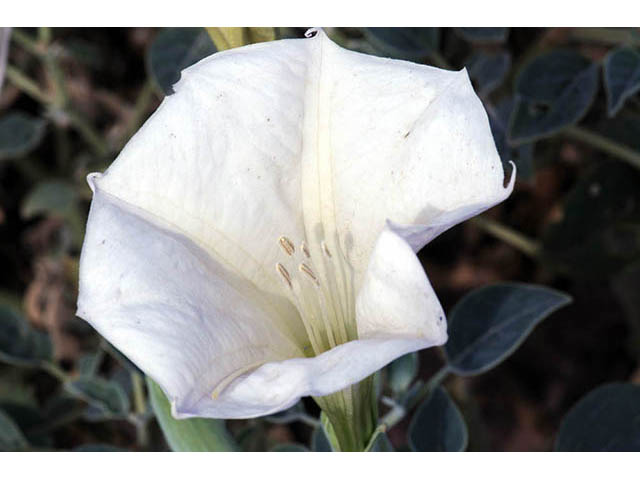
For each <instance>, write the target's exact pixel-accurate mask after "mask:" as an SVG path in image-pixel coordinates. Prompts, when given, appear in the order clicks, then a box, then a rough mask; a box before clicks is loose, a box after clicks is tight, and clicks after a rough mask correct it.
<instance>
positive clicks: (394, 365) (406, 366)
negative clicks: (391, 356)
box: [387, 352, 419, 395]
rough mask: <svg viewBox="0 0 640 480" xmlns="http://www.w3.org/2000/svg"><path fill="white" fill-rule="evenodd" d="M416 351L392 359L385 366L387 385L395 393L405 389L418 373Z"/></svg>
mask: <svg viewBox="0 0 640 480" xmlns="http://www.w3.org/2000/svg"><path fill="white" fill-rule="evenodd" d="M418 367H419V359H418V353H417V352H412V353H409V354H407V355H404V356H402V357H400V358H398V359H397V360H394V361H393V362H391V364H389V366H388V367H387V374H388V378H389V380H388V381H389V387H391V390H393V393H394V394H395V395H399V394H401V393H402V392H404V391H406V390H407V388H409V386H410V385H411V382H413V380H414V379H415V378H416V375H417V374H418Z"/></svg>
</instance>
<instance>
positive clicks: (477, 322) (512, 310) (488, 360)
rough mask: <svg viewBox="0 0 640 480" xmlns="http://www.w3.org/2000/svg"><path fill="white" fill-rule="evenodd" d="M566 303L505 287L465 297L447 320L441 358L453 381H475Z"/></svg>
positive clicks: (544, 291) (563, 298) (531, 289)
mask: <svg viewBox="0 0 640 480" xmlns="http://www.w3.org/2000/svg"><path fill="white" fill-rule="evenodd" d="M570 301H571V297H569V296H568V295H565V294H564V293H561V292H558V291H556V290H552V289H550V288H547V287H542V286H538V285H528V284H517V283H505V284H499V285H492V286H488V287H483V288H480V289H477V290H474V291H473V292H471V293H469V294H468V295H466V296H465V297H464V298H463V299H462V300H460V302H458V304H457V305H456V306H455V307H454V308H453V311H452V312H451V315H450V316H449V340H448V341H447V343H446V345H445V352H446V356H447V360H448V364H449V367H450V368H451V370H452V371H453V372H455V373H456V374H458V375H477V374H479V373H482V372H486V371H487V370H489V369H491V368H493V367H494V366H496V365H497V364H498V363H500V362H501V361H503V360H504V359H505V358H507V357H508V356H509V355H511V354H512V353H513V352H514V351H515V350H516V349H517V348H518V347H519V346H520V344H521V343H522V342H523V341H524V340H525V338H527V336H528V335H529V333H531V331H532V330H533V329H534V327H535V326H536V325H537V324H538V323H540V322H541V321H542V320H543V319H545V318H546V317H547V316H549V315H550V314H551V313H552V312H554V311H555V310H557V309H559V308H560V307H562V306H564V305H567V304H568V303H569V302H570Z"/></svg>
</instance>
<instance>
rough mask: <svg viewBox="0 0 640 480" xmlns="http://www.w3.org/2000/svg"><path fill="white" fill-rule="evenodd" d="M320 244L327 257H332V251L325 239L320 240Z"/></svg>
mask: <svg viewBox="0 0 640 480" xmlns="http://www.w3.org/2000/svg"><path fill="white" fill-rule="evenodd" d="M320 246H321V247H322V251H323V252H324V254H325V255H326V256H327V257H329V258H331V252H330V251H329V247H327V244H326V243H325V241H324V240H323V241H322V242H320Z"/></svg>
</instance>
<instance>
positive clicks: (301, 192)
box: [78, 30, 513, 418]
mask: <svg viewBox="0 0 640 480" xmlns="http://www.w3.org/2000/svg"><path fill="white" fill-rule="evenodd" d="M307 37H308V38H305V39H295V40H294V39H292V40H282V41H276V42H269V43H262V44H256V45H251V46H247V47H243V48H238V49H234V50H228V51H225V52H221V53H217V54H215V55H212V56H211V57H208V58H206V59H204V60H202V61H200V62H199V63H197V64H196V65H194V66H192V67H190V68H188V69H186V70H185V71H184V72H183V73H182V77H181V79H180V81H179V82H178V83H177V84H176V86H175V93H174V94H173V95H170V96H169V97H167V98H165V100H164V101H163V103H162V105H161V106H160V107H159V108H158V110H157V111H156V112H155V113H154V114H153V116H152V117H151V118H150V119H149V120H148V121H147V122H146V123H145V125H144V126H143V127H142V128H141V129H140V131H139V132H138V133H137V134H136V135H135V136H134V137H133V138H132V139H131V141H130V142H129V143H128V145H127V146H126V147H125V148H124V149H123V151H122V153H121V154H120V155H119V157H118V158H117V159H116V160H115V162H114V163H113V164H112V165H111V166H110V167H109V169H108V170H107V171H106V172H105V173H104V174H92V175H90V176H89V183H90V185H91V187H92V190H93V192H94V197H93V202H92V205H91V211H90V214H89V220H88V225H87V231H86V238H85V242H84V246H83V250H82V257H81V263H80V296H79V300H78V315H79V316H80V317H82V318H84V319H86V320H87V321H89V322H90V323H91V324H92V325H93V326H94V327H95V328H96V329H97V330H98V331H99V332H100V333H101V334H102V335H104V336H105V337H106V338H107V339H108V340H109V341H110V342H112V343H113V344H114V345H115V346H116V347H118V348H119V349H120V350H121V351H122V352H123V353H124V354H126V355H127V356H128V357H129V358H130V359H131V360H132V361H133V362H134V363H136V364H137V365H138V366H139V367H140V368H141V369H142V370H143V371H145V372H146V373H147V374H148V375H149V376H151V377H152V378H153V379H154V380H156V382H157V383H158V384H159V385H160V386H161V387H162V388H163V390H164V391H165V392H166V394H167V395H168V397H169V399H170V401H171V402H172V405H173V412H174V415H176V416H177V417H189V416H207V417H218V418H247V417H254V416H259V415H266V414H269V413H273V412H277V411H279V410H282V409H285V408H287V407H289V406H291V405H292V404H294V403H295V402H296V401H298V400H299V399H300V397H302V396H307V395H312V396H316V397H321V396H324V395H328V394H331V393H333V392H336V391H338V390H341V389H344V388H346V387H348V386H350V385H352V384H354V383H356V382H359V381H361V380H362V379H364V378H365V377H368V376H369V375H371V374H372V373H374V372H375V371H376V370H378V369H380V368H382V367H383V366H384V365H386V364H387V363H389V362H390V361H392V360H394V359H395V358H397V357H399V356H401V355H403V354H406V353H408V352H411V351H415V350H419V349H422V348H427V347H431V346H434V345H441V344H443V343H444V342H445V341H446V339H447V334H446V321H445V316H444V313H443V311H442V308H441V306H440V304H439V302H438V299H437V297H436V295H435V293H434V291H433V289H432V287H431V285H430V284H429V281H428V279H427V276H426V275H425V273H424V271H423V269H422V266H421V264H420V262H419V261H418V259H417V257H416V255H415V252H417V251H418V250H419V249H421V248H422V247H423V246H424V245H425V244H426V243H428V242H429V241H430V240H432V239H433V238H434V237H436V236H437V235H439V234H440V233H442V232H443V231H445V230H447V229H448V228H450V227H451V226H453V225H455V224H457V223H459V222H461V221H463V220H465V219H467V218H469V217H471V216H473V215H476V214H478V213H479V212H481V211H483V210H485V209H487V208H489V207H491V206H493V205H495V204H496V203H498V202H500V201H502V200H503V199H505V198H506V197H507V196H508V195H509V194H510V192H511V190H512V187H513V174H512V178H511V181H510V182H509V184H508V186H507V187H505V186H504V178H503V177H504V174H503V169H502V166H501V162H500V159H499V157H498V154H497V152H496V148H495V145H494V142H493V138H492V135H491V132H490V129H489V123H488V120H487V116H486V113H485V111H484V109H483V107H482V104H481V102H480V100H479V99H478V98H477V96H476V95H475V94H474V92H473V88H472V86H471V84H470V82H469V78H468V76H467V74H466V72H465V71H461V72H450V71H445V70H440V69H437V68H432V67H428V66H424V65H417V64H413V63H409V62H404V61H398V60H390V59H383V58H378V57H374V56H369V55H363V54H359V53H355V52H351V51H348V50H345V49H342V48H340V47H339V46H337V45H335V44H334V43H332V42H331V41H330V40H329V39H328V38H327V36H326V35H325V34H324V33H323V32H322V31H317V30H312V31H310V32H309V33H308V35H307Z"/></svg>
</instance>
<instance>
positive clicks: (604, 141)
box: [562, 126, 640, 168]
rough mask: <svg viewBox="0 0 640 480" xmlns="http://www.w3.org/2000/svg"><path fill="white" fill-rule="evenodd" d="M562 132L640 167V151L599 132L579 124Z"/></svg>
mask: <svg viewBox="0 0 640 480" xmlns="http://www.w3.org/2000/svg"><path fill="white" fill-rule="evenodd" d="M562 133H564V134H565V135H566V136H567V137H569V138H571V139H573V140H577V141H579V142H582V143H586V144H587V145H589V146H591V147H593V148H596V149H598V150H600V151H601V152H604V153H606V154H608V155H611V156H614V157H617V158H619V159H620V160H623V161H625V162H627V163H628V164H629V165H633V166H634V167H636V168H640V153H639V152H637V151H636V150H634V149H632V148H629V147H627V146H626V145H621V144H620V143H618V142H615V141H613V140H611V139H609V138H607V137H604V136H602V135H600V134H598V133H595V132H591V131H589V130H586V129H584V128H581V127H577V126H571V127H567V128H565V129H564V130H563V131H562Z"/></svg>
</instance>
